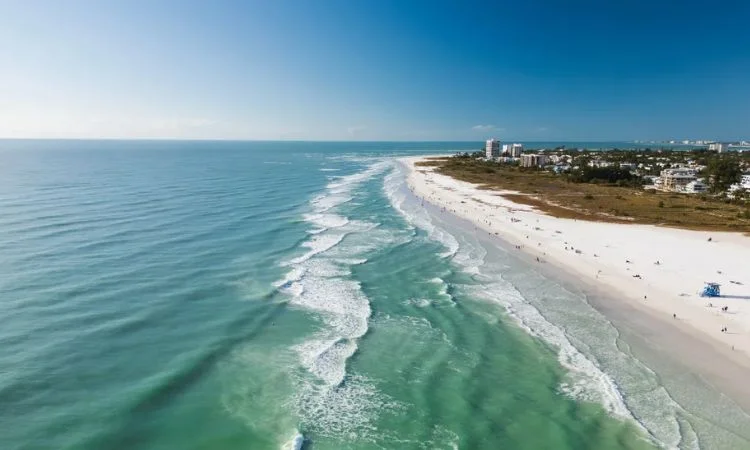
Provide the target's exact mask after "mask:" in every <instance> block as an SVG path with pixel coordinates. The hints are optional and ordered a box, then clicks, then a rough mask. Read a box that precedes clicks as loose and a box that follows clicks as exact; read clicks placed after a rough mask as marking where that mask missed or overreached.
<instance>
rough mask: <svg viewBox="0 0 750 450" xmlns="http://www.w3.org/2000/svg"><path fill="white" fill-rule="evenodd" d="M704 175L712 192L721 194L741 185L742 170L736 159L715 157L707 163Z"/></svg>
mask: <svg viewBox="0 0 750 450" xmlns="http://www.w3.org/2000/svg"><path fill="white" fill-rule="evenodd" d="M703 175H704V176H705V177H706V179H707V180H708V186H709V188H710V190H711V192H713V193H721V192H726V191H727V189H729V186H731V185H733V184H735V183H739V181H740V178H741V177H742V169H741V168H740V165H739V164H738V163H737V161H735V159H734V158H731V157H719V156H715V157H713V158H710V159H709V160H708V161H707V164H706V168H705V170H704V171H703Z"/></svg>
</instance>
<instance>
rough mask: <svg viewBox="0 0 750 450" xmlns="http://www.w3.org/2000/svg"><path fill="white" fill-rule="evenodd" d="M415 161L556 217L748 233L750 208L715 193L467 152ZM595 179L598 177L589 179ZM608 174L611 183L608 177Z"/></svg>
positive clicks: (749, 229)
mask: <svg viewBox="0 0 750 450" xmlns="http://www.w3.org/2000/svg"><path fill="white" fill-rule="evenodd" d="M417 166H429V167H434V168H435V170H436V171H438V172H440V173H442V174H445V175H449V176H451V177H454V178H457V179H460V180H463V181H468V182H471V183H476V184H479V185H481V186H482V187H483V188H485V189H492V190H502V191H506V192H501V193H500V195H503V196H504V197H506V198H508V199H510V200H513V201H516V202H519V203H523V204H527V205H531V206H534V207H536V208H538V209H539V210H541V211H544V212H545V213H547V214H550V215H553V216H557V217H566V218H572V219H580V220H592V221H603V222H620V223H642V224H654V225H663V226H671V227H677V228H688V229H699V230H721V231H741V232H750V210H749V209H748V206H747V205H745V204H743V203H742V202H741V201H738V200H731V201H730V200H728V199H725V198H721V197H717V196H715V195H700V196H698V195H690V194H679V193H672V192H669V193H668V192H655V191H649V190H644V189H642V188H640V187H634V186H635V185H636V184H638V183H633V184H632V185H618V181H620V180H626V181H627V182H628V183H630V182H631V181H632V179H627V178H626V177H624V178H617V177H616V176H615V177H614V178H610V177H609V174H608V173H606V176H602V178H600V179H599V178H595V176H599V174H600V173H602V174H604V172H594V173H595V174H596V175H595V176H592V177H591V178H590V179H589V182H585V181H583V180H584V178H581V182H576V180H575V179H574V177H575V176H576V175H575V174H574V173H571V175H570V176H566V175H556V174H554V173H552V172H549V171H544V170H537V169H524V168H520V167H517V166H513V165H509V164H499V163H495V162H491V161H485V160H482V159H477V158H476V157H473V156H472V155H468V154H467V155H461V156H458V157H449V158H435V159H430V160H427V161H424V162H421V163H418V164H417ZM614 174H616V175H617V174H621V173H620V172H614ZM596 179H599V180H600V182H590V180H596ZM612 179H614V182H610V180H612ZM507 191H512V192H507Z"/></svg>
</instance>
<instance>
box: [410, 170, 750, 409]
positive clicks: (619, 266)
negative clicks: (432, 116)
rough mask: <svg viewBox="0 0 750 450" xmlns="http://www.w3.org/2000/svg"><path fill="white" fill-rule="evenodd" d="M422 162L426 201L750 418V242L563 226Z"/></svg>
mask: <svg viewBox="0 0 750 450" xmlns="http://www.w3.org/2000/svg"><path fill="white" fill-rule="evenodd" d="M423 158H425V157H409V158H400V159H399V161H400V162H401V163H402V164H403V165H404V166H405V167H406V168H407V170H408V175H407V185H408V187H409V189H410V190H411V191H412V192H413V193H414V194H415V195H416V196H417V197H419V198H423V199H424V200H425V201H427V202H429V203H431V204H433V205H435V206H437V207H440V208H444V210H445V211H448V212H450V213H451V214H453V215H455V216H457V217H458V218H461V219H464V220H467V221H469V222H471V223H473V224H474V225H475V226H476V227H477V228H479V229H482V230H484V231H486V232H487V233H488V237H490V236H494V237H496V238H499V239H500V240H501V241H502V242H503V243H504V244H507V245H508V246H510V247H512V248H515V249H516V250H517V255H518V256H519V257H521V258H524V259H526V260H528V262H529V263H530V264H538V267H537V269H538V270H539V271H540V272H541V273H545V274H548V275H551V277H552V278H555V279H557V280H558V281H560V282H561V283H562V284H563V285H566V286H569V287H571V288H572V289H576V290H578V291H580V292H582V293H583V294H584V295H586V297H587V299H588V301H589V303H590V304H591V306H593V307H594V308H595V309H597V310H598V311H600V312H601V313H602V314H604V315H605V316H606V317H607V318H608V319H610V320H611V321H612V323H613V324H615V325H616V326H617V328H618V329H624V330H627V333H628V334H629V335H630V336H631V338H632V339H635V340H638V341H640V342H639V344H640V345H641V346H642V347H644V348H645V347H648V348H649V349H650V350H651V351H652V353H653V352H656V353H657V354H658V355H660V358H657V360H658V359H663V361H659V362H664V363H666V362H667V361H672V362H674V363H675V364H676V365H679V366H681V367H683V368H685V369H686V370H688V371H689V372H691V373H692V374H693V375H696V376H698V377H699V378H700V379H701V380H702V381H703V382H704V383H705V384H707V385H708V386H711V387H713V388H715V389H716V390H717V391H718V392H720V393H722V394H724V395H725V396H726V397H728V399H729V400H730V401H731V402H733V403H735V404H736V405H738V406H739V407H740V408H741V409H743V410H744V411H750V387H748V386H747V385H746V383H745V381H746V378H747V375H748V374H750V357H748V356H749V355H750V339H748V335H749V333H750V306H748V305H747V304H746V303H747V300H748V299H750V273H743V271H742V256H743V253H744V255H750V238H749V237H747V236H743V235H741V234H735V233H716V232H712V233H708V232H699V231H687V230H677V229H673V228H662V227H655V226H648V225H633V224H610V223H599V222H584V221H576V220H572V219H561V218H555V217H552V216H548V215H545V214H542V213H540V212H538V211H535V210H534V209H533V208H532V207H529V206H527V205H521V204H517V203H514V202H512V201H509V200H507V199H505V198H503V197H501V196H500V195H497V192H496V191H489V190H482V189H479V188H478V187H477V186H476V185H472V184H470V183H466V182H462V181H458V180H455V179H453V178H450V177H448V176H445V175H441V174H438V173H435V172H433V170H432V169H431V168H429V167H419V168H416V167H415V166H414V163H416V162H417V161H419V160H421V159H423ZM708 237H711V238H712V239H711V241H710V242H709V241H708ZM566 247H567V249H566ZM576 250H577V251H576ZM537 258H539V260H538V261H537ZM626 260H627V261H629V262H626ZM656 261H659V264H656V263H655V262H656ZM714 267H715V269H714V270H711V269H712V268H714ZM717 272H721V273H717ZM633 275H640V277H633ZM704 281H717V282H720V283H721V284H722V291H723V292H722V294H723V295H726V296H727V297H722V298H714V299H706V298H702V297H700V296H699V295H698V293H697V292H698V290H699V289H701V288H702V286H703V282H704ZM730 281H732V282H733V283H730ZM734 282H736V283H741V284H736V283H734ZM644 296H646V297H645V298H644ZM709 303H712V304H713V306H712V307H710V306H708V304H709ZM722 306H728V307H729V311H728V312H722V311H721V307H722ZM673 314H674V315H676V317H675V316H673ZM723 327H727V328H728V332H726V333H725V332H722V331H720V330H721V329H722V328H723Z"/></svg>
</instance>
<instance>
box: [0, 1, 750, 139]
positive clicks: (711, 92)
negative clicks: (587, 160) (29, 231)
mask: <svg viewBox="0 0 750 450" xmlns="http://www.w3.org/2000/svg"><path fill="white" fill-rule="evenodd" d="M748 19H750V1H733V0H720V1H711V2H708V1H700V2H691V1H689V0H686V1H669V0H627V1H626V0H617V1H579V0H570V1H564V0H549V1H535V0H527V1H507V2H501V1H498V2H473V3H470V2H464V1H451V2H443V1H408V0H400V1H389V0H372V1H365V0H341V1H327V0H320V1H304V0H303V1H286V0H261V1H250V0H248V1H236V2H223V1H200V2H198V1H187V0H186V1H173V2H170V1H158V0H155V1H142V0H123V1H108V0H91V1H76V0H66V1H57V0H54V1H53V0H49V1H41V0H23V1H15V0H5V1H0V136H1V137H83V138H86V137H116V138H128V137H133V138H148V137H175V138H224V139H313V140H315V139H323V140H329V139H330V140H340V139H341V140H348V139H353V140H479V139H484V138H486V137H488V136H497V137H500V138H505V139H526V140H556V139H564V140H578V139H580V140H618V139H665V138H672V137H674V138H715V139H736V138H750V128H749V126H750V101H749V100H750V30H749V29H748V28H747V26H746V24H747V21H748Z"/></svg>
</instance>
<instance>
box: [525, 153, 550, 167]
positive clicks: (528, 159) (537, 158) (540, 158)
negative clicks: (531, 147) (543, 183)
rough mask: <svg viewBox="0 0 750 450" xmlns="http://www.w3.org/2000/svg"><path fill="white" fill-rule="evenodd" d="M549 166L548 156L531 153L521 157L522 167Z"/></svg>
mask: <svg viewBox="0 0 750 450" xmlns="http://www.w3.org/2000/svg"><path fill="white" fill-rule="evenodd" d="M545 164H547V155H542V154H539V155H535V154H533V153H529V154H526V155H521V167H541V166H543V165H545Z"/></svg>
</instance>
